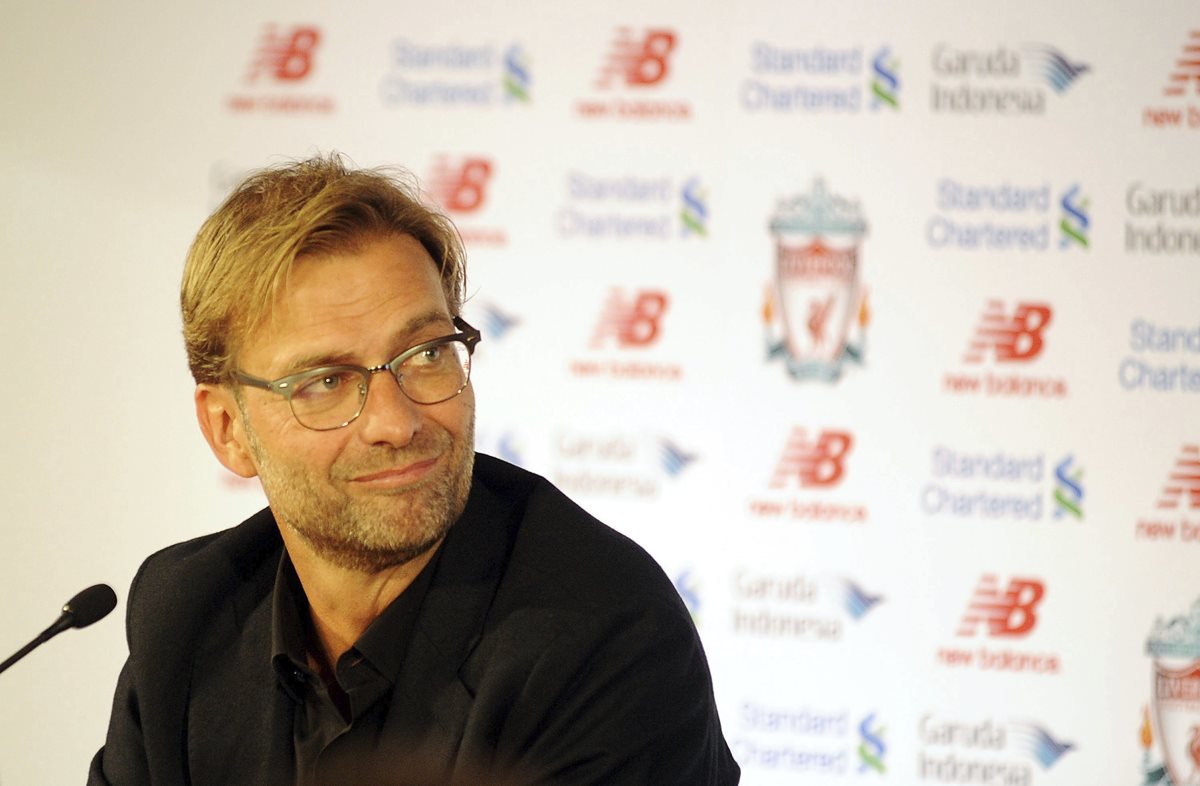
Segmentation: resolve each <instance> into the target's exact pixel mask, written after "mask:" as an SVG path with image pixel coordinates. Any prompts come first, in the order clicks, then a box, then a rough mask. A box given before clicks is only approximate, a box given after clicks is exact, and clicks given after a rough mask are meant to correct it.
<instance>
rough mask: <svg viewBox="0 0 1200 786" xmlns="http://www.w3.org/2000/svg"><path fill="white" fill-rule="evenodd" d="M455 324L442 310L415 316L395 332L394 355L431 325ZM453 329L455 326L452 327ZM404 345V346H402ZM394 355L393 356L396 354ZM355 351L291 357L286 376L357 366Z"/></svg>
mask: <svg viewBox="0 0 1200 786" xmlns="http://www.w3.org/2000/svg"><path fill="white" fill-rule="evenodd" d="M438 323H442V324H448V325H452V324H453V318H452V317H451V316H450V315H449V314H446V313H444V312H441V311H427V312H426V313H424V314H420V315H418V316H415V317H413V318H412V319H410V320H408V321H407V322H405V323H404V324H403V325H401V326H400V327H399V328H397V329H396V331H395V333H394V334H393V344H394V345H396V346H397V349H396V350H395V352H394V355H398V354H400V353H401V352H403V351H404V350H406V349H409V348H410V347H411V346H413V343H412V342H407V343H406V342H405V339H407V338H409V337H410V336H412V335H413V334H414V333H417V332H419V331H421V330H423V329H425V328H427V327H429V326H430V325H434V324H438ZM451 330H453V328H451ZM401 345H403V346H401ZM394 355H393V356H394ZM357 360H358V358H357V357H355V353H354V352H353V351H352V350H338V351H334V352H314V353H312V354H309V355H298V356H296V357H293V358H289V359H288V361H287V362H286V363H285V364H284V366H283V367H284V368H285V369H288V371H287V373H286V374H285V375H284V376H288V375H291V374H298V373H301V372H304V371H307V370H309V369H314V368H323V367H325V366H357V365H361V364H360V363H358V362H356V361H357ZM388 360H391V357H387V358H383V360H381V361H380V362H386V361H388Z"/></svg>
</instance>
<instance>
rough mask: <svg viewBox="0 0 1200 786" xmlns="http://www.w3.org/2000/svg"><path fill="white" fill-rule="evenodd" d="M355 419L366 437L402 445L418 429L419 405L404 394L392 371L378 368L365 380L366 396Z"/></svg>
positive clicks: (419, 428)
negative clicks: (359, 413)
mask: <svg viewBox="0 0 1200 786" xmlns="http://www.w3.org/2000/svg"><path fill="white" fill-rule="evenodd" d="M358 419H359V421H360V424H359V435H360V436H361V437H362V438H363V439H364V440H365V441H367V442H370V443H373V444H374V443H380V444H388V445H391V446H393V447H403V446H405V445H407V444H408V443H409V442H411V441H412V438H413V435H415V434H416V433H417V432H418V431H420V430H421V405H420V404H417V403H415V402H413V400H412V399H410V398H409V397H408V396H406V395H404V391H403V390H401V389H400V382H399V380H397V379H396V377H395V375H394V374H392V372H391V371H389V370H387V369H381V370H379V371H377V372H376V373H374V374H372V375H371V378H370V380H369V381H368V382H367V400H366V401H365V402H363V411H362V414H361V415H359V417H358Z"/></svg>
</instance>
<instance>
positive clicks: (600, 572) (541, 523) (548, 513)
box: [477, 454, 680, 611]
mask: <svg viewBox="0 0 1200 786" xmlns="http://www.w3.org/2000/svg"><path fill="white" fill-rule="evenodd" d="M477 467H478V477H479V478H480V480H482V481H483V482H484V484H485V485H487V486H488V487H489V488H490V489H491V490H492V491H493V492H496V493H498V494H499V495H500V496H502V497H506V498H507V499H509V500H511V501H513V504H514V505H515V506H517V509H518V512H519V520H518V522H517V524H516V531H515V535H514V537H513V540H512V548H511V551H510V553H509V557H508V561H507V568H506V570H505V575H504V578H503V580H502V582H501V589H502V590H505V591H506V592H507V594H509V595H512V594H516V595H519V596H521V597H524V598H526V599H528V600H531V601H535V602H543V603H547V604H551V605H559V606H572V607H575V608H577V609H579V610H581V611H583V610H589V611H601V610H603V609H610V610H611V609H616V608H629V607H631V606H635V607H642V608H643V609H644V608H645V606H646V605H647V604H651V605H658V604H665V605H666V606H668V607H669V608H671V609H672V610H675V609H678V607H679V603H680V601H679V596H678V594H677V593H676V592H675V589H674V587H673V586H672V584H671V582H670V580H669V579H668V578H667V576H666V574H665V573H664V572H663V570H662V568H661V567H660V566H659V565H658V563H657V562H656V561H655V560H654V558H653V557H651V556H650V555H649V554H648V553H647V552H646V550H645V549H643V548H642V547H641V546H640V545H638V544H637V543H636V542H634V541H633V540H632V539H630V538H629V537H627V536H626V535H624V534H622V533H620V532H618V531H617V530H615V529H613V528H612V527H610V526H608V525H606V524H604V523H603V522H601V521H599V520H598V519H597V518H596V517H594V516H593V515H591V514H590V513H588V512H587V511H586V510H584V509H583V508H582V507H580V506H579V505H578V504H576V503H575V502H574V501H572V500H571V499H570V498H569V497H567V496H566V495H565V494H564V493H563V492H561V491H560V490H559V489H558V488H557V487H555V486H554V485H553V484H552V483H551V482H550V481H548V480H547V479H545V478H543V477H541V476H540V475H536V474H533V473H531V472H527V471H525V470H523V469H520V468H518V467H514V466H513V465H511V464H507V463H506V462H502V461H500V460H498V459H494V458H491V457H488V456H484V455H482V454H481V455H480V456H478V459H477Z"/></svg>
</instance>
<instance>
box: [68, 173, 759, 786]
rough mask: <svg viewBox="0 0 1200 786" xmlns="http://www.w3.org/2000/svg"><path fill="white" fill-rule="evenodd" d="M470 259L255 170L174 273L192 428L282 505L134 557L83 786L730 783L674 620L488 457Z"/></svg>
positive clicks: (703, 670)
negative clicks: (104, 713)
mask: <svg viewBox="0 0 1200 786" xmlns="http://www.w3.org/2000/svg"><path fill="white" fill-rule="evenodd" d="M463 287H464V254H463V251H462V248H461V245H460V243H459V240H458V238H457V235H456V234H455V232H454V229H453V227H452V226H451V225H450V224H449V222H448V221H447V220H446V219H445V218H443V217H442V216H441V215H439V214H437V213H435V212H433V211H431V210H429V209H428V208H427V207H425V206H424V205H423V204H422V203H421V202H420V200H419V199H418V198H417V197H416V195H415V194H414V193H413V191H412V190H411V189H409V188H408V187H407V186H405V185H403V184H401V183H400V182H398V181H397V180H395V179H394V178H391V177H389V176H387V175H385V174H382V173H379V172H372V171H361V170H351V169H348V168H347V167H346V166H345V165H344V164H343V163H342V162H341V161H340V159H338V158H337V157H329V158H315V159H312V160H309V161H304V162H301V163H297V164H294V165H291V166H287V167H283V168H279V169H274V170H266V171H263V172H260V173H257V174H255V175H253V176H252V177H250V178H249V179H248V180H246V181H245V182H244V183H242V184H241V186H239V187H238V188H237V189H236V190H235V192H234V193H233V194H232V195H231V196H230V197H229V198H228V199H227V200H226V201H225V203H224V204H223V205H222V206H221V207H220V208H218V209H217V211H216V212H215V213H214V214H213V215H212V216H211V217H210V218H209V219H208V221H207V222H206V223H205V224H204V226H203V227H202V228H201V230H200V233H199V235H198V236H197V238H196V240H195V243H194V244H193V246H192V248H191V250H190V252H189V254H188V259H187V264H186V268H185V271H184V280H183V291H182V306H183V323H184V336H185V340H186V344H187V351H188V361H189V365H190V367H191V371H192V374H193V376H194V377H195V379H196V383H197V384H196V393H195V405H196V415H197V418H198V419H199V422H200V429H201V431H202V432H203V434H204V437H205V439H206V440H207V441H208V444H209V446H210V447H211V448H212V450H213V453H214V454H216V456H217V458H218V459H219V460H220V461H221V463H222V464H224V465H225V466H226V467H228V468H229V469H230V470H232V471H233V472H235V473H237V474H239V475H241V476H243V477H252V476H255V475H257V476H258V477H259V478H260V480H261V482H262V487H263V490H264V492H265V494H266V496H267V500H268V502H269V508H268V509H266V510H263V511H261V512H260V513H258V514H256V515H255V516H253V517H251V518H250V519H248V520H247V521H245V522H243V523H242V524H241V525H239V526H237V527H234V528H233V529H231V530H227V531H225V532H221V533H218V534H216V535H210V536H206V537H203V538H199V539H197V540H193V541H190V542H187V543H182V544H179V545H176V546H173V547H170V548H168V549H166V550H164V551H162V552H160V553H158V554H156V555H154V556H152V557H150V558H149V559H148V560H147V561H146V562H145V563H144V564H143V566H142V568H141V569H140V570H139V571H138V574H137V576H136V577H135V579H134V581H133V586H132V588H131V589H130V593H129V600H128V621H127V628H128V630H127V632H128V638H129V660H128V661H127V663H126V665H125V668H124V669H123V670H122V673H121V677H120V680H119V682H118V685H117V693H116V699H115V701H114V705H113V714H112V720H111V723H110V727H109V732H108V738H107V742H106V744H105V746H104V748H102V749H101V750H100V752H99V753H98V754H97V755H96V757H95V759H94V760H93V762H92V767H91V773H90V777H89V781H88V782H89V784H114V785H115V786H126V785H127V784H156V785H158V784H193V785H194V786H203V785H204V784H223V785H228V784H243V783H244V784H304V785H305V786H307V785H308V784H342V783H345V784H393V783H395V784H399V783H412V784H416V783H421V784H428V783H439V784H440V783H470V784H500V783H505V784H508V783H522V784H523V783H556V784H557V783H562V784H585V783H587V784H649V785H652V786H661V785H662V784H681V785H682V784H687V786H699V785H701V784H721V785H724V784H734V783H736V782H737V781H738V776H739V771H738V767H737V765H736V764H735V763H734V761H733V759H732V757H731V756H730V753H729V749H728V747H727V746H726V744H725V741H724V739H723V737H722V735H721V729H720V723H719V720H718V718H717V712H716V709H715V704H714V700H713V694H712V686H711V680H710V677H709V673H708V666H707V663H706V661H705V658H704V654H703V651H702V649H701V646H700V642H699V639H698V637H697V635H696V631H695V628H694V626H693V625H692V623H691V620H690V617H689V616H688V614H687V611H686V610H685V608H684V607H683V605H682V603H681V602H680V600H679V598H678V596H677V595H676V593H675V591H674V589H673V587H672V586H671V584H670V582H669V581H668V580H667V578H666V577H665V576H664V575H663V573H662V571H661V570H660V569H659V568H658V566H657V565H655V564H654V562H653V561H652V560H651V559H650V557H648V556H647V555H646V554H645V552H643V551H642V550H641V549H640V548H638V547H637V546H636V545H634V544H633V543H632V542H631V541H629V540H628V539H626V538H624V537H623V536H621V535H619V534H617V533H616V532H614V531H613V530H610V529H608V528H607V527H605V526H604V525H602V524H600V523H599V522H597V521H596V520H595V519H593V518H592V517H590V516H589V515H588V514H587V513H585V512H584V511H583V510H582V509H580V508H579V507H577V506H576V505H574V504H573V503H572V502H570V501H569V500H568V499H567V498H566V497H564V496H563V495H562V494H561V493H560V492H558V490H557V489H555V488H554V487H553V486H551V485H550V484H549V483H548V482H546V481H545V480H544V479H542V478H540V477H538V476H536V475H532V474H530V473H527V472H524V471H523V470H520V469H518V468H516V467H513V466H511V465H508V464H505V463H504V462H501V461H498V460H497V459H494V458H490V457H487V456H482V455H480V456H476V455H475V454H474V452H473V424H474V403H475V402H474V393H473V390H472V388H471V384H470V362H471V360H470V359H471V353H472V351H473V349H474V346H475V344H476V343H477V342H478V341H479V333H478V331H476V330H474V329H473V328H471V327H470V326H469V325H467V324H466V322H464V321H463V320H462V319H461V317H460V316H459V312H460V309H461V306H462V296H463Z"/></svg>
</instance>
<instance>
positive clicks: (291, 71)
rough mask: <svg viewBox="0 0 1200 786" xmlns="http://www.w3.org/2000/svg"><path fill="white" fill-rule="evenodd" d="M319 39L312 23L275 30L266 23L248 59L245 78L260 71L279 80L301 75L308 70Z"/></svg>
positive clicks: (292, 79) (250, 79) (249, 79)
mask: <svg viewBox="0 0 1200 786" xmlns="http://www.w3.org/2000/svg"><path fill="white" fill-rule="evenodd" d="M320 42H321V32H320V31H319V30H318V29H317V28H315V27H293V28H291V29H290V30H288V31H286V32H279V31H277V30H276V28H275V26H274V25H267V26H266V27H265V28H263V33H262V36H261V37H260V38H259V41H258V47H257V48H256V49H255V50H254V56H253V57H252V58H251V60H250V69H249V70H248V71H247V72H246V81H247V82H254V81H257V80H258V77H259V76H260V75H262V74H264V73H265V74H267V75H268V76H269V77H271V78H272V79H275V80H278V81H280V82H298V81H300V80H301V79H304V78H305V77H306V76H308V74H309V72H310V71H312V65H313V54H314V52H315V50H316V48H317V44H319V43H320Z"/></svg>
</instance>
